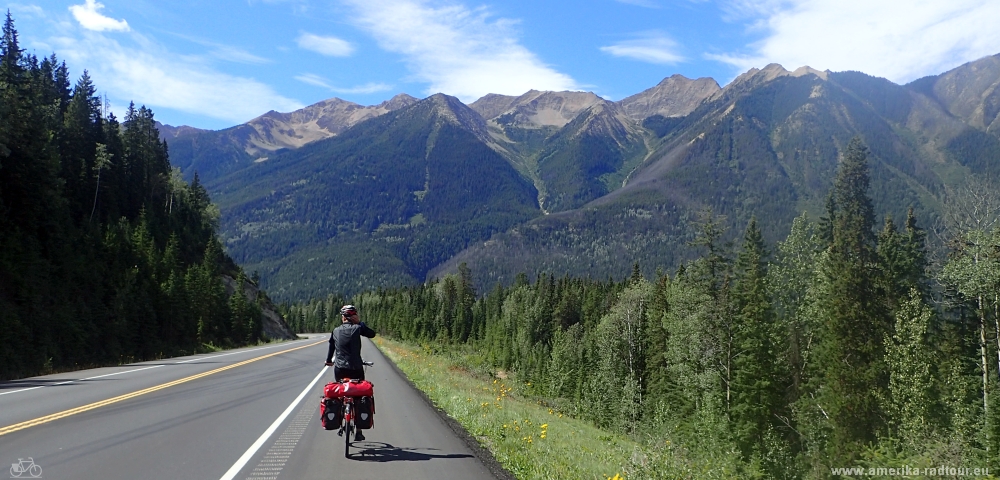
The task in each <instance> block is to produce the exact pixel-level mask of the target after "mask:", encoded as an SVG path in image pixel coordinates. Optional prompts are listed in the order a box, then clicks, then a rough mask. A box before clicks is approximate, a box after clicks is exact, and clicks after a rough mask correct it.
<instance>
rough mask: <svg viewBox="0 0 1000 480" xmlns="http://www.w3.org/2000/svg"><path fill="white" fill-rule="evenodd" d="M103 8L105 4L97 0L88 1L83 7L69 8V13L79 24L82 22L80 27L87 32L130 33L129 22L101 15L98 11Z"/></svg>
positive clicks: (74, 6) (73, 6) (72, 6)
mask: <svg viewBox="0 0 1000 480" xmlns="http://www.w3.org/2000/svg"><path fill="white" fill-rule="evenodd" d="M102 8H104V4H103V3H98V2H97V1H96V0H86V3H84V4H83V5H71V6H70V7H69V11H70V12H72V13H73V18H75V19H76V21H77V22H80V26H82V27H83V28H86V29H87V30H94V31H96V32H104V31H112V32H127V31H129V27H128V22H126V21H125V20H124V19H122V20H115V19H113V18H110V17H105V16H104V15H101V14H100V13H99V12H98V10H100V9H102Z"/></svg>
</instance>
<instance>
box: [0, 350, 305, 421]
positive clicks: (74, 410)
mask: <svg viewBox="0 0 1000 480" xmlns="http://www.w3.org/2000/svg"><path fill="white" fill-rule="evenodd" d="M320 343H323V342H316V343H310V344H309V345H303V346H301V347H295V348H290V349H288V350H282V351H280V352H274V353H269V354H267V355H263V356H260V357H255V358H251V359H250V360H244V361H242V362H239V363H234V364H232V365H227V366H225V367H220V368H216V369H215V370H210V371H208V372H205V373H199V374H197V375H191V376H190V377H186V378H182V379H180V380H174V381H172V382H168V383H164V384H162V385H157V386H155V387H149V388H146V389H143V390H139V391H135V392H132V393H126V394H125V395H119V396H117V397H114V398H109V399H107V400H101V401H100V402H94V403H91V404H89V405H84V406H82V407H76V408H71V409H69V410H63V411H61V412H57V413H53V414H51V415H46V416H44V417H38V418H36V419H34V420H28V421H26V422H21V423H15V424H14V425H8V426H6V427H3V428H0V436H3V435H6V434H8V433H14V432H16V431H18V430H24V429H25V428H30V427H34V426H36V425H41V424H44V423H49V422H52V421H55V420H59V419H60V418H66V417H68V416H70V415H76V414H78V413H83V412H87V411H90V410H93V409H95V408H101V407H103V406H106V405H111V404H113V403H118V402H121V401H124V400H128V399H130V398H135V397H138V396H140V395H145V394H147V393H152V392H155V391H158V390H163V389H164V388H169V387H172V386H174V385H180V384H182V383H186V382H190V381H191V380H197V379H199V378H204V377H207V376H209V375H213V374H216V373H219V372H223V371H226V370H229V369H231V368H236V367H240V366H243V365H246V364H248V363H253V362H256V361H257V360H263V359H265V358H270V357H273V356H275V355H281V354H283V353H288V352H294V351H295V350H300V349H303V348H308V347H312V346H314V345H319V344H320Z"/></svg>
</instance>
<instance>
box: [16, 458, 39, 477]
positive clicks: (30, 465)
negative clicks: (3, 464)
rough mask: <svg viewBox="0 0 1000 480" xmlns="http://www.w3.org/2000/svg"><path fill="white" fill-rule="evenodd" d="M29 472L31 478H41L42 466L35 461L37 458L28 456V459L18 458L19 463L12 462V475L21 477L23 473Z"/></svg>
mask: <svg viewBox="0 0 1000 480" xmlns="http://www.w3.org/2000/svg"><path fill="white" fill-rule="evenodd" d="M25 473H27V474H28V475H29V476H30V478H41V476H42V467H40V466H38V464H36V463H35V459H34V458H31V457H28V459H27V460H25V459H23V458H19V459H17V463H12V464H10V477H11V478H20V477H21V475H24V474H25Z"/></svg>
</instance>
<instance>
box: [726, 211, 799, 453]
mask: <svg viewBox="0 0 1000 480" xmlns="http://www.w3.org/2000/svg"><path fill="white" fill-rule="evenodd" d="M766 256H767V251H766V248H765V246H764V240H763V238H762V236H761V232H760V228H759V227H758V226H757V219H756V218H751V219H750V223H749V224H748V225H747V229H746V233H745V234H744V237H743V247H742V249H741V251H740V253H739V256H738V257H737V259H736V264H735V267H734V282H733V297H734V298H733V300H734V303H735V314H736V324H737V328H736V337H737V339H736V344H737V346H738V350H737V352H738V353H737V355H736V356H735V358H734V361H733V370H734V373H733V400H732V408H731V410H730V418H731V422H732V423H731V424H732V429H733V432H734V434H735V437H736V439H737V445H739V447H740V449H741V450H742V452H743V454H744V456H745V457H746V458H751V457H753V456H754V455H757V456H766V453H767V452H766V451H764V450H765V448H766V447H765V446H764V444H763V442H762V440H763V439H764V438H765V437H767V435H768V433H769V431H771V430H772V429H773V427H772V424H773V422H774V419H775V416H776V415H778V414H781V413H785V412H783V408H782V407H783V398H782V397H783V393H784V391H785V385H786V381H785V378H786V375H785V374H784V372H782V371H781V365H782V364H783V360H782V358H781V357H780V353H781V352H780V347H779V346H780V345H781V343H782V342H781V340H782V336H781V334H780V332H779V330H778V329H777V325H776V323H775V316H774V311H773V310H772V308H771V301H770V298H769V295H768V292H767V284H766V277H767V264H766V261H765V258H766Z"/></svg>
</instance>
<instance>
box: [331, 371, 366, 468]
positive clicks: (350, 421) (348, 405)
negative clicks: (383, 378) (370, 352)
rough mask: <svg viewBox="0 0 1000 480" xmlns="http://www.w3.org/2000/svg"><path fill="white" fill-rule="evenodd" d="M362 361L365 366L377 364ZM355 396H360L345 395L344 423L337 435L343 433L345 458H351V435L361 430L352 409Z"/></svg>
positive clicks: (347, 380)
mask: <svg viewBox="0 0 1000 480" xmlns="http://www.w3.org/2000/svg"><path fill="white" fill-rule="evenodd" d="M361 363H363V364H364V366H365V367H372V366H375V363H374V362H364V361H362V362H361ZM365 371H366V372H367V371H368V369H367V368H365ZM359 381H360V380H351V379H349V378H345V379H343V380H341V382H354V383H358V382H359ZM355 398H358V397H344V400H343V402H344V407H343V409H344V410H343V411H344V416H343V422H344V423H343V426H341V427H340V430H339V431H338V432H337V435H343V437H344V458H351V437H352V436H353V435H354V432H355V430H360V429H357V428H356V426H355V419H354V412H352V411H351V410H352V406H353V405H354V399H355ZM363 439H364V438H362V440H363Z"/></svg>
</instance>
